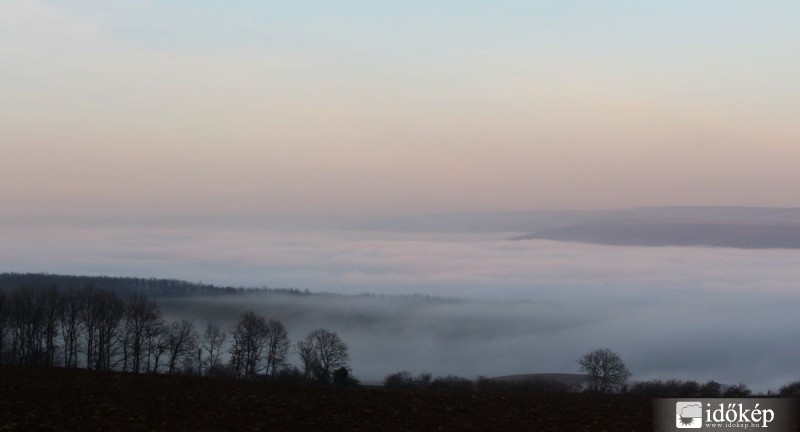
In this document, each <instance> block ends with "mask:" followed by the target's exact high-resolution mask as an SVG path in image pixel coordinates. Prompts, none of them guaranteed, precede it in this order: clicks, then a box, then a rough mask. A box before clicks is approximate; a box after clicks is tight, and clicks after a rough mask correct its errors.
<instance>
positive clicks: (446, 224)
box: [343, 207, 800, 233]
mask: <svg viewBox="0 0 800 432" xmlns="http://www.w3.org/2000/svg"><path fill="white" fill-rule="evenodd" d="M623 222H624V223H681V224H683V223H690V224H741V225H755V226H773V225H785V224H789V225H791V224H800V208H780V207H640V208H631V209H617V210H585V211H581V210H535V211H514V212H477V213H443V214H430V215H416V216H404V217H397V218H382V219H381V218H376V219H372V220H363V221H359V222H354V223H352V224H351V225H350V226H347V227H343V228H346V229H357V230H362V229H366V230H381V231H397V232H429V233H491V232H497V233H500V232H505V233H509V232H519V233H525V232H528V233H534V232H539V231H545V230H553V229H557V228H567V227H573V226H578V225H584V224H598V223H623Z"/></svg>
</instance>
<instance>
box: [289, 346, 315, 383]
mask: <svg viewBox="0 0 800 432" xmlns="http://www.w3.org/2000/svg"><path fill="white" fill-rule="evenodd" d="M294 352H295V353H297V356H298V357H300V361H301V362H303V378H304V379H305V380H306V381H308V380H310V379H311V376H312V374H313V372H314V365H316V364H317V363H319V362H318V360H317V357H316V352H315V351H314V341H313V340H311V338H310V337H306V339H305V340H301V341H297V344H295V348H294Z"/></svg>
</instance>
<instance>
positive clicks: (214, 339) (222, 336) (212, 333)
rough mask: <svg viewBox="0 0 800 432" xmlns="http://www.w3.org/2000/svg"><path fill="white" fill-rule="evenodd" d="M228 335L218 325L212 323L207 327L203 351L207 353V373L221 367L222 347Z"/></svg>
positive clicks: (204, 334)
mask: <svg viewBox="0 0 800 432" xmlns="http://www.w3.org/2000/svg"><path fill="white" fill-rule="evenodd" d="M227 338H228V334H227V333H226V332H224V331H222V329H220V328H219V326H218V325H216V324H214V323H213V322H210V321H209V323H208V324H207V325H206V331H205V332H204V333H203V350H204V351H205V352H206V360H205V368H206V372H208V371H209V370H212V369H214V368H216V367H217V366H219V363H220V361H219V359H220V357H221V356H222V346H223V345H224V344H225V340H226V339H227Z"/></svg>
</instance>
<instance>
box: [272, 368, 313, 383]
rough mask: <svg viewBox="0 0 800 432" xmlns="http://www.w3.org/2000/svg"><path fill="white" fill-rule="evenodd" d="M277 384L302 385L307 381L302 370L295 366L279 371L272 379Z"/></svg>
mask: <svg viewBox="0 0 800 432" xmlns="http://www.w3.org/2000/svg"><path fill="white" fill-rule="evenodd" d="M272 379H273V380H274V381H275V382H278V383H283V384H301V383H304V382H305V381H306V378H305V376H304V375H303V373H302V372H300V369H298V368H296V367H294V366H286V367H283V368H281V369H279V370H278V372H277V373H276V374H275V376H274V377H273V378H272Z"/></svg>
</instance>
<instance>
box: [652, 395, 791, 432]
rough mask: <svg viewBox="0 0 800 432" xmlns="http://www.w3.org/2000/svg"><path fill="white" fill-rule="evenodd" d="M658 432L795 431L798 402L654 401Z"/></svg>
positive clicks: (735, 399) (768, 400)
mask: <svg viewBox="0 0 800 432" xmlns="http://www.w3.org/2000/svg"><path fill="white" fill-rule="evenodd" d="M653 408H654V414H655V423H654V425H653V426H654V427H655V430H656V431H657V432H667V431H670V432H671V431H678V430H681V429H703V430H708V429H727V430H739V431H742V430H752V429H757V430H770V431H778V432H783V431H795V430H797V428H796V427H795V425H796V424H797V423H796V422H797V420H798V413H799V412H800V410H798V409H797V408H798V400H796V399H788V398H771V397H759V398H706V399H703V398H698V399H695V400H688V401H687V400H681V399H676V398H673V399H656V400H655V401H653Z"/></svg>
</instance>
